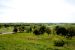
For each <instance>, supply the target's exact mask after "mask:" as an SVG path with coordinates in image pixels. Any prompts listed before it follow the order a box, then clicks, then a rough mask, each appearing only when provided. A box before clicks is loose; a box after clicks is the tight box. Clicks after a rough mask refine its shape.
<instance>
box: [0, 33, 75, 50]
mask: <svg viewBox="0 0 75 50" xmlns="http://www.w3.org/2000/svg"><path fill="white" fill-rule="evenodd" d="M58 39H63V40H64V41H66V42H68V43H67V44H65V46H63V47H56V46H54V42H53V41H54V40H58ZM0 50H75V37H73V38H72V39H71V40H69V39H66V38H64V37H63V36H58V35H53V34H51V35H49V36H48V35H47V34H44V35H40V36H35V35H33V34H32V33H17V34H4V35H0Z"/></svg>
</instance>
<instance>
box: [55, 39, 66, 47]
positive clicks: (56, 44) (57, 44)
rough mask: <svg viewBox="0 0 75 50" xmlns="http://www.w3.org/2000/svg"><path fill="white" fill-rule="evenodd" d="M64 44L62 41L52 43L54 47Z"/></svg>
mask: <svg viewBox="0 0 75 50" xmlns="http://www.w3.org/2000/svg"><path fill="white" fill-rule="evenodd" d="M64 44H65V42H64V41H63V40H56V41H54V46H59V47H61V46H64Z"/></svg>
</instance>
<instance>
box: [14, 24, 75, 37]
mask: <svg viewBox="0 0 75 50" xmlns="http://www.w3.org/2000/svg"><path fill="white" fill-rule="evenodd" d="M54 31H55V32H56V34H57V35H63V36H66V37H72V36H75V27H68V28H66V27H62V26H55V27H54ZM13 32H33V33H34V34H35V35H41V34H44V33H47V34H48V35H49V34H50V33H51V28H50V27H46V26H44V25H41V26H33V27H28V28H26V27H24V26H19V27H14V30H13Z"/></svg>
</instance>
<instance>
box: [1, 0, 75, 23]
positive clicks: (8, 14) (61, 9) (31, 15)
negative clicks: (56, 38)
mask: <svg viewBox="0 0 75 50" xmlns="http://www.w3.org/2000/svg"><path fill="white" fill-rule="evenodd" d="M14 22H24V23H75V0H0V23H14Z"/></svg>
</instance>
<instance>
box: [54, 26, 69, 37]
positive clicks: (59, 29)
mask: <svg viewBox="0 0 75 50" xmlns="http://www.w3.org/2000/svg"><path fill="white" fill-rule="evenodd" d="M55 30H56V33H57V35H64V36H66V35H67V34H68V31H67V30H66V28H65V27H61V26H56V28H55Z"/></svg>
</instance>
